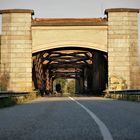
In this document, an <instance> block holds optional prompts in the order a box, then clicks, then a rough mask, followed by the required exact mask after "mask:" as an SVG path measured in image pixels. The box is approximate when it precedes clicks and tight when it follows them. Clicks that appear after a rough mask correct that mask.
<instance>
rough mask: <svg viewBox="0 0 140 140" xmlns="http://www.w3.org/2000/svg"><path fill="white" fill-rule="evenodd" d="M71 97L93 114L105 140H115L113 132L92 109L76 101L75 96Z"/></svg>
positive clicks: (92, 116)
mask: <svg viewBox="0 0 140 140" xmlns="http://www.w3.org/2000/svg"><path fill="white" fill-rule="evenodd" d="M69 98H70V99H71V100H72V101H74V102H76V103H77V104H78V105H79V106H81V107H82V108H83V109H84V110H85V111H86V112H87V113H88V114H89V115H90V116H91V118H92V119H93V120H94V121H95V122H96V124H97V125H98V127H99V129H100V131H101V134H102V136H103V139H104V140H113V137H112V135H111V133H110V132H109V130H108V128H107V127H106V125H105V124H104V123H103V122H102V121H101V120H100V119H99V118H98V117H97V116H96V115H95V114H94V113H93V112H92V111H90V110H89V109H88V108H86V107H85V106H84V105H82V104H81V103H79V102H78V101H76V100H75V99H74V98H72V97H69Z"/></svg>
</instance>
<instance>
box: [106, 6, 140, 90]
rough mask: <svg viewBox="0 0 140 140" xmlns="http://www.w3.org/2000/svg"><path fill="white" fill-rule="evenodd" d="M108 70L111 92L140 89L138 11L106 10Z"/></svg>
mask: <svg viewBox="0 0 140 140" xmlns="http://www.w3.org/2000/svg"><path fill="white" fill-rule="evenodd" d="M105 12H106V13H107V14H108V70H109V88H110V89H111V90H122V89H137V88H139V87H140V67H139V64H138V12H139V10H138V9H122V8H121V9H107V10H106V11H105Z"/></svg>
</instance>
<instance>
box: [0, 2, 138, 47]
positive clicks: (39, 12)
mask: <svg viewBox="0 0 140 140" xmlns="http://www.w3.org/2000/svg"><path fill="white" fill-rule="evenodd" d="M107 8H138V9H140V0H0V9H32V10H34V12H35V15H34V18H37V17H38V18H39V17H40V18H95V17H105V15H104V10H105V9H107ZM0 33H1V18H0ZM139 46H140V14H139ZM139 48H140V47H139Z"/></svg>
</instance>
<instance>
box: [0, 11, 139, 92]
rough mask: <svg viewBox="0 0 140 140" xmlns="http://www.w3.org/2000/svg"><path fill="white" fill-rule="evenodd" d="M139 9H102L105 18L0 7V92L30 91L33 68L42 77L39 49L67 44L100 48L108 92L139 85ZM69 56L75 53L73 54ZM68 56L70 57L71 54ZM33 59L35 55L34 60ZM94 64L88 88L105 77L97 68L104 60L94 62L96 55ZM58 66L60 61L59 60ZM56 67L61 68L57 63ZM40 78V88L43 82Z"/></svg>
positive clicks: (62, 46) (85, 47)
mask: <svg viewBox="0 0 140 140" xmlns="http://www.w3.org/2000/svg"><path fill="white" fill-rule="evenodd" d="M138 13H139V10H138V9H128V8H114V9H107V10H105V14H106V17H105V18H84V19H83V18H81V19H80V18H79V19H45V18H44V19H40V18H35V19H33V17H32V15H33V14H34V11H33V10H28V9H7V10H0V14H1V15H2V33H1V35H0V78H1V79H2V80H1V82H0V87H1V90H6V91H13V92H30V91H32V90H33V84H32V80H33V79H34V78H35V77H33V76H32V75H33V72H32V70H33V68H35V69H36V70H35V71H34V72H36V73H35V75H39V73H40V74H41V73H43V74H41V76H42V79H43V78H44V77H43V75H45V73H46V71H45V70H43V62H42V59H40V57H41V56H40V55H41V54H42V52H43V51H46V52H47V51H49V53H50V52H51V50H55V49H56V50H57V49H60V48H62V49H63V50H64V49H65V48H66V49H67V48H71V47H72V48H74V47H75V48H76V47H78V48H80V50H82V48H83V49H85V50H86V49H87V50H90V49H91V50H93V52H96V51H97V52H101V54H102V55H101V57H105V59H106V60H107V66H108V67H107V68H106V71H107V74H106V75H107V79H108V80H107V84H106V88H108V89H109V90H123V89H139V88H140V66H139V55H138ZM70 50H71V49H70ZM36 54H37V55H36ZM71 54H73V53H72V52H71ZM99 54H100V53H99ZM104 54H105V55H104ZM63 55H64V54H63ZM67 57H71V56H70V54H69V55H68V56H67ZM34 58H36V62H35V61H34V60H35V59H34ZM37 58H38V59H37ZM52 58H53V57H51V58H50V59H52ZM64 58H65V61H63V62H64V63H67V61H69V63H71V62H72V61H74V60H78V62H75V63H80V64H81V63H84V64H86V63H88V61H89V60H85V58H84V60H81V61H79V58H82V55H81V56H77V57H76V59H75V58H73V59H72V61H71V59H68V58H66V57H64ZM58 59H59V58H58ZM62 59H63V58H62V57H61V60H62ZM61 60H60V61H61ZM99 60H101V59H99ZM39 61H41V62H39ZM47 61H50V60H47ZM53 62H54V61H51V62H49V63H53ZM55 62H56V59H55ZM92 62H93V65H92V67H94V68H93V70H95V69H96V71H97V72H96V73H94V72H93V73H92V71H90V72H91V74H92V76H93V77H92V84H91V86H90V87H94V86H95V85H96V83H97V81H98V80H99V79H98V78H97V77H105V76H104V75H103V74H101V73H102V72H101V71H100V68H99V67H100V66H101V67H103V65H104V64H103V62H102V61H98V63H96V64H94V57H93V60H92ZM99 62H100V63H99ZM34 63H36V64H35V65H36V67H34ZM39 63H40V64H39ZM41 63H42V64H41ZM56 63H58V60H57V62H56ZM59 64H60V65H61V63H59ZM97 64H98V65H97ZM60 65H59V67H61V66H60ZM40 66H41V67H40ZM37 68H39V69H37ZM55 69H57V67H55ZM47 71H49V69H47ZM57 71H58V70H57ZM65 71H66V70H65ZM37 73H38V74H37ZM54 73H57V72H56V71H55V72H54ZM68 73H69V74H70V73H71V71H67V74H66V73H64V72H63V74H64V75H69V74H68ZM57 74H58V73H57ZM74 74H75V73H74ZM41 76H40V78H39V79H40V85H39V84H38V85H37V86H38V87H39V86H41V83H42V82H43V80H42V81H41ZM53 76H54V77H55V76H56V75H53ZM105 79H106V78H105ZM38 83H39V81H38ZM47 83H48V81H47ZM48 84H50V83H48ZM98 86H99V85H98ZM46 87H47V85H46ZM40 88H41V87H40Z"/></svg>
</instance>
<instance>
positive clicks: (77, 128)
mask: <svg viewBox="0 0 140 140" xmlns="http://www.w3.org/2000/svg"><path fill="white" fill-rule="evenodd" d="M0 140H140V103H134V102H127V101H116V100H111V99H105V98H97V97H73V98H69V97H49V98H48V97H44V98H39V99H37V100H35V101H32V102H30V103H26V104H23V105H17V106H13V107H9V108H4V109H0Z"/></svg>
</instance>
